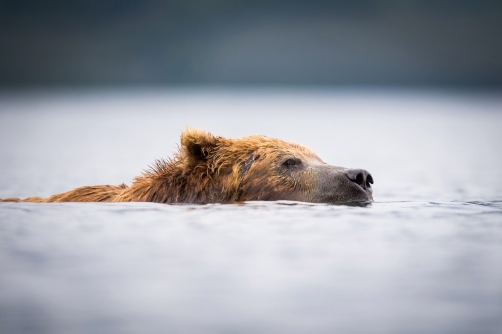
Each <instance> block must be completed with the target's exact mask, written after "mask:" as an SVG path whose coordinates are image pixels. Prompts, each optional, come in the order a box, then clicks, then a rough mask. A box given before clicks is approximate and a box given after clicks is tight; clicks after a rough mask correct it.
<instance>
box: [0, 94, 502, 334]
mask: <svg viewBox="0 0 502 334" xmlns="http://www.w3.org/2000/svg"><path fill="white" fill-rule="evenodd" d="M0 105H1V108H0V110H2V112H0V142H1V143H2V145H0V170H1V173H0V197H6V196H20V197H23V196H30V195H39V196H47V195H50V194H52V193H56V192H59V191H65V190H68V189H70V188H73V187H76V186H80V185H91V184H100V183H111V184H119V183H121V182H124V181H127V180H129V179H130V178H131V177H132V176H134V175H138V173H139V171H140V170H141V169H142V168H145V167H146V166H147V165H148V164H149V163H151V162H152V161H153V160H154V159H155V158H159V157H165V156H168V155H170V153H169V152H170V151H172V150H173V149H174V148H175V143H176V142H177V140H178V139H177V136H178V135H179V133H180V132H181V129H183V128H184V127H185V126H186V125H192V126H198V127H200V128H204V129H206V130H209V131H212V132H214V133H215V134H217V135H219V134H221V135H224V136H229V137H237V136H244V135H249V134H256V133H263V134H265V135H269V136H272V137H279V138H282V139H286V140H294V141H298V142H302V143H304V144H307V145H308V146H310V147H311V148H312V149H314V150H315V151H317V152H318V153H319V155H320V156H321V157H323V158H324V159H325V160H326V161H327V162H329V163H332V164H335V165H342V166H347V167H361V168H366V169H368V170H369V171H371V173H372V175H373V176H375V181H376V182H375V199H376V200H377V201H376V202H375V203H373V204H371V205H367V206H345V205H324V204H308V203H296V202H276V203H267V202H249V203H244V204H236V205H202V206H194V205H158V204H151V203H130V204H75V203H68V204H33V203H21V204H20V203H0V332H1V333H28V332H37V333H94V332H107V333H128V332H145V333H211V332H214V333H222V332H231V333H233V332H239V333H240V332H244V333H264V332H265V333H278V332H279V333H282V332H284V333H305V332H317V333H334V332H336V333H345V332H355V333H403V332H404V333H409V332H416V333H500V332H502V321H501V320H500V311H501V309H502V284H501V282H502V269H501V268H502V266H500V264H501V263H502V225H501V222H502V200H501V198H500V195H501V194H502V191H501V190H502V178H501V177H500V170H502V158H501V157H500V154H499V147H498V146H499V143H500V142H502V137H501V136H502V131H501V130H502V129H501V126H502V125H501V124H502V122H501V118H502V115H501V114H500V113H499V112H497V111H496V110H500V106H501V105H502V103H501V102H500V101H499V100H498V99H496V98H486V99H484V98H479V97H476V96H474V95H473V96H470V97H469V96H467V97H466V95H462V96H460V95H459V96H451V95H432V94H430V95H421V94H418V95H413V94H411V95H410V94H408V95H407V94H404V93H403V94H397V93H395V94H388V95H385V94H383V95H378V94H362V95H357V94H351V93H344V94H342V93H336V92H331V93H329V92H317V93H316V92H306V93H305V92H303V93H298V94H296V93H295V94H289V93H287V92H282V93H281V92H276V93H274V94H272V93H270V94H267V93H264V92H261V93H256V92H255V93H242V92H240V93H239V92H234V93H222V92H212V93H211V94H209V93H201V92H198V93H197V92H188V93H187V92H178V93H173V92H169V93H165V92H164V93H159V92H157V93H151V92H150V93H145V92H143V93H136V95H135V94H127V95H121V94H118V93H109V94H104V93H100V94H97V93H93V94H87V95H86V94H83V95H79V94H77V93H71V94H70V93H68V94H61V95H50V94H48V95H44V94H42V95H36V96H21V97H19V96H18V97H16V96H11V97H6V96H4V97H3V99H0ZM98 111H99V112H98ZM138 111H141V112H138ZM284 119H288V122H287V123H285V122H284V121H283V120H284ZM361 120H364V122H362V121H361ZM277 124H282V125H283V126H280V127H278V126H277ZM466 134H469V135H466ZM361 148H364V149H361Z"/></svg>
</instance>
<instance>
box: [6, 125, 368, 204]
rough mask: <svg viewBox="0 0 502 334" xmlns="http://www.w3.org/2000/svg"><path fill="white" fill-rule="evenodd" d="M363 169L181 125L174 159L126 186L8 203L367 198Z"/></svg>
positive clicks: (296, 147)
mask: <svg viewBox="0 0 502 334" xmlns="http://www.w3.org/2000/svg"><path fill="white" fill-rule="evenodd" d="M372 183H373V178H372V176H371V174H369V173H368V172H367V171H365V170H363V169H347V168H343V167H335V166H330V165H327V164H326V163H325V162H324V161H323V160H322V159H321V158H319V157H318V156H317V155H316V154H315V153H314V152H313V151H311V150H310V149H309V148H307V147H305V146H303V145H300V144H295V143H290V142H286V141H283V140H279V139H272V138H269V137H266V136H249V137H243V138H237V139H227V138H224V137H216V136H213V135H212V134H210V133H207V132H204V131H200V130H196V129H193V128H188V129H186V130H185V131H184V132H183V133H182V134H181V145H180V149H179V151H178V152H177V153H175V156H174V158H172V159H168V160H157V161H156V162H155V164H154V166H153V167H152V168H151V169H149V170H147V171H145V172H143V174H142V175H141V176H138V177H136V178H135V179H134V180H133V182H132V184H131V186H127V185H125V184H122V185H119V186H110V185H100V186H88V187H81V188H76V189H74V190H70V191H68V192H65V193H61V194H57V195H53V196H50V197H48V198H45V199H44V198H40V197H29V198H26V199H24V200H20V199H17V198H8V199H4V200H2V201H9V202H43V203H46V202H157V203H194V204H205V203H234V202H242V201H275V200H291V201H302V202H316V203H353V202H363V203H364V202H371V201H372V200H373V196H372V188H371V184H372Z"/></svg>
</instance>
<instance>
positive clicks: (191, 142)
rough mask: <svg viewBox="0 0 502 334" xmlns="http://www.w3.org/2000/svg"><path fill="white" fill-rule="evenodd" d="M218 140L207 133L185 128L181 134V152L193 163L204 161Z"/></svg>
mask: <svg viewBox="0 0 502 334" xmlns="http://www.w3.org/2000/svg"><path fill="white" fill-rule="evenodd" d="M217 143H218V138H217V137H215V136H213V135H212V134H210V133H209V132H205V131H201V130H197V129H194V128H187V129H186V130H185V131H183V133H182V134H181V148H182V152H184V153H185V154H186V156H187V157H188V158H191V159H193V160H195V161H200V160H202V161H205V160H207V156H208V155H209V152H211V151H212V150H213V149H214V148H215V147H216V145H217Z"/></svg>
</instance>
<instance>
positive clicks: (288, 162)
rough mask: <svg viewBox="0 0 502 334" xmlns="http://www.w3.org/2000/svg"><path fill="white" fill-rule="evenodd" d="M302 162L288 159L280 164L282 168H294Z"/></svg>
mask: <svg viewBox="0 0 502 334" xmlns="http://www.w3.org/2000/svg"><path fill="white" fill-rule="evenodd" d="M301 163H302V161H301V160H300V159H288V160H286V161H284V162H283V163H282V165H283V166H284V167H288V168H290V167H295V166H299V165H301Z"/></svg>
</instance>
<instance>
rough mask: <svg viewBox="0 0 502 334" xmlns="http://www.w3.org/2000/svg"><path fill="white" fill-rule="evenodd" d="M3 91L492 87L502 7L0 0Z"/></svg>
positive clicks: (388, 0)
mask: <svg viewBox="0 0 502 334" xmlns="http://www.w3.org/2000/svg"><path fill="white" fill-rule="evenodd" d="M0 45H1V46H0V85H1V86H3V87H16V86H19V87H25V86H26V87H28V86H45V85H49V86H51V85H52V86H59V85H65V86H67V85H76V86H94V85H143V84H144V85H194V84H195V85H235V84H242V85H261V84H266V85H311V84H313V85H383V86H393V85H395V86H397V85H400V86H401V85H403V86H424V85H426V86H429V85H430V86H468V87H478V86H479V87H499V86H500V85H501V84H502V1H479V0H478V1H465V0H426V1H418V0H409V1H406V0H351V1H337V0H336V1H334V0H330V1H298V0H287V1H286V0H267V1H261V0H255V1H230V0H213V1H210V0H209V1H207V0H178V1H150V0H142V1H132V0H85V1H79V0H76V1H71V0H66V1H57V0H46V1H36V0H7V1H5V0H2V1H0Z"/></svg>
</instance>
